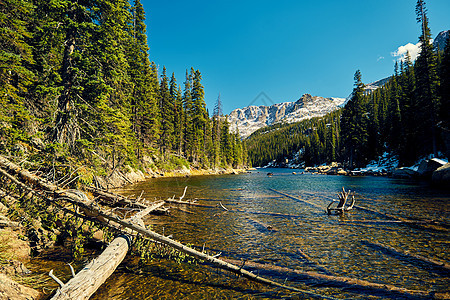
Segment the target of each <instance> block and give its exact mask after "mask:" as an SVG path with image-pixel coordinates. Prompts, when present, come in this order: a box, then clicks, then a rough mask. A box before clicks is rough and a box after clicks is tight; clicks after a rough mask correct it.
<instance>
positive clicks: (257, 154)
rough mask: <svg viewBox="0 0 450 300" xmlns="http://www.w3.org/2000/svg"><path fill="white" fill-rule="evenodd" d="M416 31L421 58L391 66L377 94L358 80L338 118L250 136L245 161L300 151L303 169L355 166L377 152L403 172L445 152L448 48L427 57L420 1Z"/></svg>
mask: <svg viewBox="0 0 450 300" xmlns="http://www.w3.org/2000/svg"><path fill="white" fill-rule="evenodd" d="M416 14H417V21H418V23H419V25H420V28H421V35H420V37H419V41H420V42H421V46H420V49H421V52H420V55H419V57H418V58H417V60H416V61H415V62H412V61H411V58H410V56H409V55H406V57H405V59H404V60H402V61H399V62H397V63H396V64H395V69H394V74H393V76H392V77H391V78H390V80H389V81H388V82H387V83H386V84H384V85H383V86H382V87H381V88H378V89H376V90H374V91H373V92H370V93H366V92H365V91H364V84H363V83H362V75H361V72H360V71H359V70H358V71H356V73H355V78H354V79H355V87H354V89H353V93H352V96H351V97H350V99H349V101H348V103H347V104H346V105H345V107H344V108H343V109H342V110H341V111H337V112H335V113H332V114H330V115H327V116H325V117H324V118H319V119H312V120H309V121H304V122H300V123H297V124H292V125H287V126H274V127H270V128H267V129H263V130H259V131H257V132H255V133H254V134H253V135H252V136H250V138H249V139H248V141H247V142H246V143H247V146H248V151H249V158H250V160H251V162H252V163H253V165H255V166H262V165H265V164H267V163H268V162H270V161H272V160H277V161H278V162H280V161H282V160H283V159H285V158H288V157H294V156H295V154H296V153H298V152H299V151H300V156H299V160H300V161H303V162H305V163H306V165H315V164H322V163H330V162H332V161H335V160H337V161H340V162H342V163H343V164H344V165H346V166H347V167H349V168H353V167H361V166H364V165H366V164H367V163H368V162H369V161H371V160H373V159H376V158H378V157H379V156H380V155H382V154H383V153H384V152H388V153H390V154H391V155H397V156H398V158H399V161H400V164H402V165H411V164H413V163H414V162H415V161H416V160H417V159H419V158H420V157H423V156H425V155H429V154H434V155H438V153H439V152H444V151H446V150H447V151H448V150H449V149H448V148H449V147H450V145H447V146H446V145H445V144H446V142H447V143H448V140H449V137H448V136H449V128H450V115H449V114H450V43H449V41H448V40H447V44H446V47H445V49H444V50H443V51H440V50H439V49H438V50H437V51H435V50H433V46H432V44H431V42H430V41H431V33H430V29H429V26H428V17H427V11H426V8H425V3H424V1H420V0H419V1H418V2H417V6H416Z"/></svg>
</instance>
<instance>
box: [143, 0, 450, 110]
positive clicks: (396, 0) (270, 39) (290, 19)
mask: <svg viewBox="0 0 450 300" xmlns="http://www.w3.org/2000/svg"><path fill="white" fill-rule="evenodd" d="M426 2H427V8H428V17H429V20H430V27H431V32H432V35H433V38H434V37H435V36H436V35H437V34H438V33H439V32H440V31H443V30H448V29H450V17H449V16H450V0H428V1H426ZM142 3H143V5H144V8H145V11H146V17H147V20H146V24H147V34H148V41H149V46H150V59H151V60H153V61H155V62H156V63H157V64H158V65H159V67H160V70H162V67H163V66H166V68H167V71H168V74H169V75H170V74H171V73H172V72H174V73H175V76H176V78H177V80H178V83H179V84H182V83H183V82H184V75H185V70H186V69H190V68H191V66H192V67H194V68H195V69H199V70H200V71H201V73H202V76H203V81H202V83H203V85H204V87H205V101H206V104H207V106H208V108H209V110H210V111H211V112H212V109H213V107H214V103H215V101H216V99H217V96H218V94H219V93H220V94H221V100H222V102H223V108H224V113H226V114H228V113H230V112H231V111H232V110H233V109H235V108H242V107H245V106H247V105H248V104H250V103H251V102H252V101H253V100H254V99H255V97H256V96H257V95H258V94H260V93H261V92H265V93H266V94H267V95H268V96H269V97H270V98H271V99H272V100H273V102H274V103H279V102H285V101H295V100H297V99H299V98H300V96H301V95H303V94H305V93H309V94H311V95H313V96H323V97H343V98H344V97H347V96H348V95H349V94H350V92H351V90H352V88H353V75H354V73H355V71H356V70H357V69H360V70H361V72H362V75H363V81H364V82H365V83H369V82H373V81H376V80H378V79H381V78H384V77H387V76H389V75H391V74H392V73H393V65H394V60H395V57H393V56H392V53H393V52H395V51H396V50H397V49H398V47H400V46H402V45H406V44H408V43H413V44H416V43H417V41H418V36H419V35H420V26H419V25H418V24H417V23H416V16H415V4H416V0H376V1H374V0H373V1H366V0H349V1H346V0H344V1H336V0H321V1H303V0H293V1H287V0H277V1H267V0H260V1H247V0H239V1H236V0H231V1H200V0H191V1H178V0H172V1H150V0H142ZM254 104H255V105H262V103H258V102H255V103H254Z"/></svg>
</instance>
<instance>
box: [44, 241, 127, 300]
mask: <svg viewBox="0 0 450 300" xmlns="http://www.w3.org/2000/svg"><path fill="white" fill-rule="evenodd" d="M129 244H130V240H129V238H128V237H127V236H119V237H117V238H115V239H114V240H113V241H112V242H111V243H110V244H109V245H108V247H106V249H105V250H104V251H103V252H102V254H101V255H100V256H98V257H97V258H94V259H93V260H92V261H91V262H89V263H88V264H87V265H86V266H85V267H84V268H83V269H82V270H81V271H80V272H79V273H78V274H76V275H75V277H73V278H71V279H70V280H69V281H68V282H67V283H66V284H64V285H63V286H62V287H61V288H60V289H58V290H57V292H56V294H55V295H54V296H53V298H52V300H62V299H89V298H90V297H91V296H92V294H94V293H95V292H96V291H97V289H98V288H99V287H100V286H101V285H102V284H103V283H104V282H105V281H106V279H108V277H109V276H110V275H111V274H112V273H113V272H114V270H115V269H116V268H117V266H118V265H119V264H120V263H121V262H122V260H123V259H124V258H125V256H126V255H127V252H128V249H129V247H130V245H129Z"/></svg>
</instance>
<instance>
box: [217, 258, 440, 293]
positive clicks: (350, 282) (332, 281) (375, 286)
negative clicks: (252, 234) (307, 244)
mask: <svg viewBox="0 0 450 300" xmlns="http://www.w3.org/2000/svg"><path fill="white" fill-rule="evenodd" d="M222 260H224V261H226V262H229V263H231V264H239V262H240V261H238V260H234V259H227V258H222ZM245 265H246V266H248V267H251V268H255V269H261V270H267V271H272V272H279V273H283V274H294V275H299V276H301V277H305V278H308V279H313V280H315V281H318V282H322V283H324V284H326V286H330V285H334V286H343V287H347V288H355V289H362V290H367V291H374V292H385V293H390V294H397V295H400V296H403V297H405V296H406V297H418V298H430V297H431V296H432V295H431V294H430V293H429V292H427V291H421V290H410V289H405V288H400V287H396V286H393V285H390V284H381V283H373V282H369V281H365V280H360V279H356V278H350V277H344V276H331V275H325V274H320V273H316V272H311V271H302V270H297V269H291V268H285V267H279V266H275V265H270V264H260V263H255V262H249V261H247V262H246V264H245Z"/></svg>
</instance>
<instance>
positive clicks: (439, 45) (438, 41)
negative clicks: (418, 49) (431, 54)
mask: <svg viewBox="0 0 450 300" xmlns="http://www.w3.org/2000/svg"><path fill="white" fill-rule="evenodd" d="M449 35H450V30H444V31H441V32H439V34H438V35H437V36H436V38H435V39H434V41H433V47H434V49H435V50H437V49H439V50H440V51H444V49H445V45H446V43H447V40H448V37H449Z"/></svg>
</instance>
